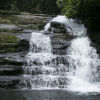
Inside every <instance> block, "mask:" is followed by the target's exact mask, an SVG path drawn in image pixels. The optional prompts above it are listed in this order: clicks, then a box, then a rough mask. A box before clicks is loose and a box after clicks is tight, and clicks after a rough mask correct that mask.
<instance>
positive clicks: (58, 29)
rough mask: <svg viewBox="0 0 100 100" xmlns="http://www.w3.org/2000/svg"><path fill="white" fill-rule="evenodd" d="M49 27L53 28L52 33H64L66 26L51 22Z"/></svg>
mask: <svg viewBox="0 0 100 100" xmlns="http://www.w3.org/2000/svg"><path fill="white" fill-rule="evenodd" d="M51 27H52V28H53V32H54V33H66V32H67V30H66V26H65V25H64V24H62V23H58V22H55V21H53V22H51Z"/></svg>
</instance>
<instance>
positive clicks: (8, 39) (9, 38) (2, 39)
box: [0, 34, 19, 44]
mask: <svg viewBox="0 0 100 100" xmlns="http://www.w3.org/2000/svg"><path fill="white" fill-rule="evenodd" d="M18 40H19V39H18V38H17V37H16V36H14V35H11V34H0V44H1V43H15V42H18Z"/></svg>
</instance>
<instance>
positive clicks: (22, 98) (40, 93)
mask: <svg viewBox="0 0 100 100" xmlns="http://www.w3.org/2000/svg"><path fill="white" fill-rule="evenodd" d="M0 100H100V94H95V93H93V94H92V93H91V94H79V93H73V92H68V91H64V90H0Z"/></svg>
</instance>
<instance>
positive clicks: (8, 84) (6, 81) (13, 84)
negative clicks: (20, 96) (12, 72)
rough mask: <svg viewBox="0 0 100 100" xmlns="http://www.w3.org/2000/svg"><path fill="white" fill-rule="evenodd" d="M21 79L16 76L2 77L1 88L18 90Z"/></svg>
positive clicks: (0, 79)
mask: <svg viewBox="0 0 100 100" xmlns="http://www.w3.org/2000/svg"><path fill="white" fill-rule="evenodd" d="M20 81H21V78H20V77H19V78H18V77H15V76H12V77H10V76H2V77H0V88H4V89H18V88H19V84H20Z"/></svg>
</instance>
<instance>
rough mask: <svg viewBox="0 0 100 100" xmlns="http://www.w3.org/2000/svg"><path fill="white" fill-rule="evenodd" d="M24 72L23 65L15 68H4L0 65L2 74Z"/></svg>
mask: <svg viewBox="0 0 100 100" xmlns="http://www.w3.org/2000/svg"><path fill="white" fill-rule="evenodd" d="M23 73H24V70H23V68H22V67H15V66H13V68H5V67H4V68H3V66H2V68H1V67H0V76H1V75H2V76H12V75H21V74H23Z"/></svg>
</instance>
